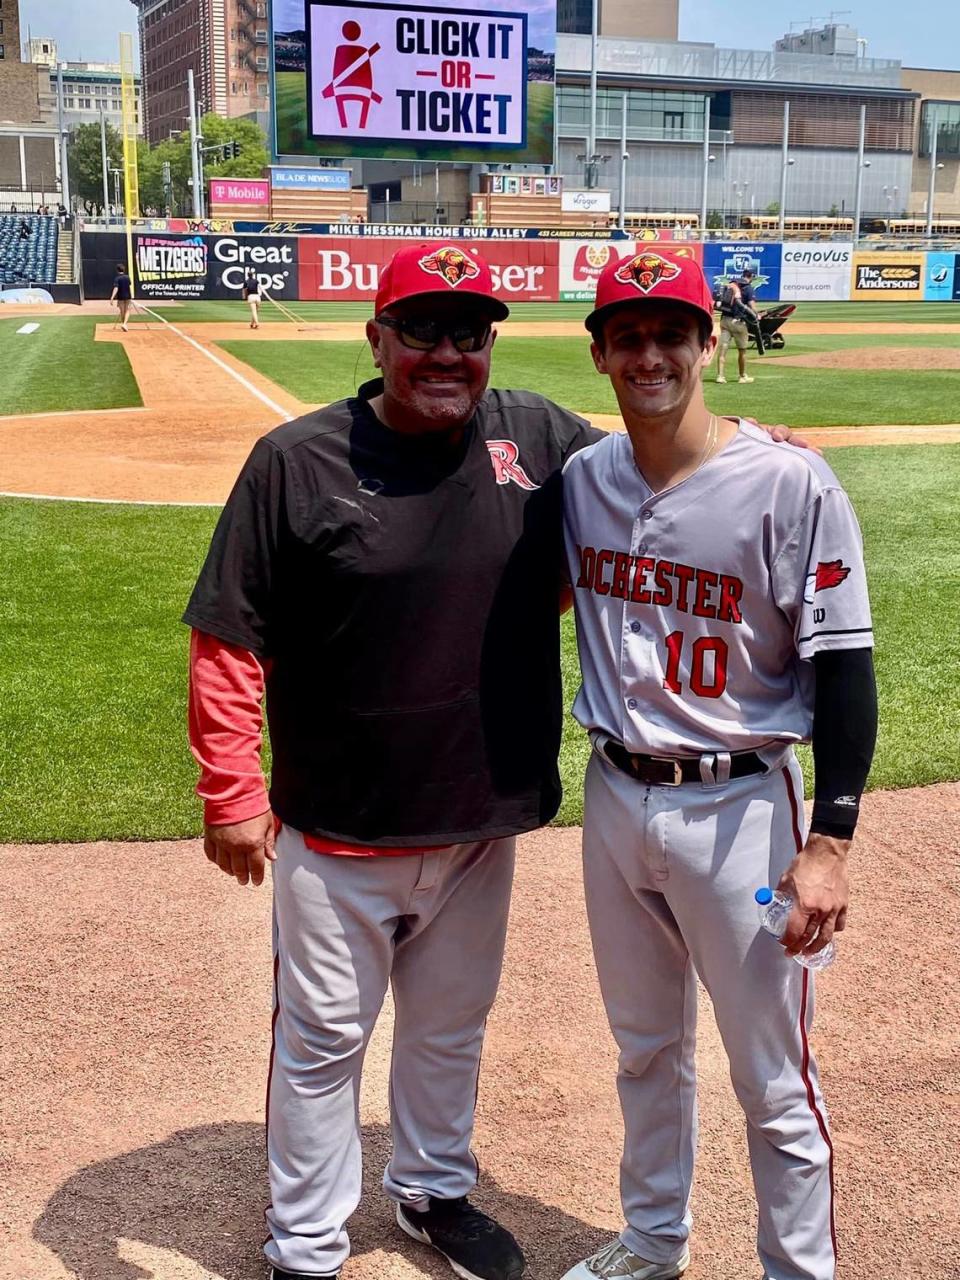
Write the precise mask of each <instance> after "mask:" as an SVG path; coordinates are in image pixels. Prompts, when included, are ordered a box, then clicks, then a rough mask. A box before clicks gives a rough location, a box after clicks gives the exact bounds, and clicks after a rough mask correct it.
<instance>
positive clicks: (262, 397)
mask: <svg viewBox="0 0 960 1280" xmlns="http://www.w3.org/2000/svg"><path fill="white" fill-rule="evenodd" d="M138 310H139V311H145V312H146V314H147V315H148V316H153V317H154V319H155V320H159V321H160V323H161V324H165V325H166V326H167V328H168V329H170V330H172V332H173V333H175V334H176V335H177V337H178V338H182V339H183V340H184V342H189V344H190V346H191V347H194V348H195V349H196V350H197V351H199V352H200V354H201V355H202V356H206V357H207V359H208V360H212V361H213V363H214V364H215V365H216V366H217V367H218V368H219V369H222V370H223V371H224V373H229V375H230V377H231V378H235V379H236V381H237V382H239V383H240V385H241V387H243V388H244V390H246V391H249V392H250V394H251V395H252V396H256V398H257V399H258V400H259V401H260V403H261V404H265V405H266V406H267V408H268V409H270V410H271V411H272V412H273V413H275V414H276V415H277V416H278V417H279V418H280V420H281V422H292V421H293V418H292V416H291V414H290V413H289V412H288V410H286V409H283V408H281V406H280V405H278V404H276V403H275V401H273V400H271V399H270V397H269V396H268V395H267V394H266V393H265V392H263V391H261V390H260V388H259V387H255V386H254V385H253V383H252V382H250V381H249V380H248V379H247V378H245V377H244V376H243V374H242V373H237V371H236V369H231V368H230V366H229V365H228V364H227V363H226V361H224V360H221V359H220V357H219V356H215V355H214V354H213V352H212V351H210V350H209V348H207V347H204V346H202V345H201V344H200V343H199V342H197V340H196V339H195V338H191V337H190V335H189V334H188V333H184V332H183V330H182V329H178V328H177V326H176V325H175V324H171V323H170V321H169V320H167V319H166V318H165V317H164V316H161V315H157V313H156V311H151V310H150V308H149V307H144V306H142V305H140V306H138ZM148 505H151V504H148ZM169 505H171V506H182V505H184V504H182V503H170V504H169Z"/></svg>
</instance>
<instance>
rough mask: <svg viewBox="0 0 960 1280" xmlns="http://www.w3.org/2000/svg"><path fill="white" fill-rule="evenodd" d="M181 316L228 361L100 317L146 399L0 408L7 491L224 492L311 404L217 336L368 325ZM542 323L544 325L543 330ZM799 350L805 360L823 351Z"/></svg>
mask: <svg viewBox="0 0 960 1280" xmlns="http://www.w3.org/2000/svg"><path fill="white" fill-rule="evenodd" d="M878 327H882V326H876V325H871V326H869V329H870V331H871V332H873V331H875V330H876V329H877V328H878ZM917 327H919V326H913V328H917ZM948 327H949V326H939V328H941V329H943V328H948ZM178 328H180V329H181V331H182V332H183V333H184V334H186V335H187V336H188V337H190V338H192V339H193V340H194V341H195V342H196V343H197V344H198V346H200V347H202V348H204V349H206V350H212V351H213V353H214V354H215V355H216V359H217V361H219V362H220V364H219V365H218V364H217V363H215V362H214V361H212V360H210V359H208V358H207V357H206V356H205V355H204V354H203V352H202V351H201V350H198V349H197V347H194V346H191V345H190V343H188V342H186V341H184V338H183V337H180V336H179V335H178V334H177V333H175V332H174V331H173V330H172V329H170V328H168V327H166V326H164V325H163V324H161V323H160V322H155V323H152V324H150V325H149V326H146V325H142V324H139V323H138V324H135V325H134V326H133V327H132V328H131V329H130V331H129V332H127V333H123V332H122V331H120V330H119V329H116V328H115V327H114V326H112V325H107V324H103V325H100V326H98V328H97V340H98V341H103V342H119V343H122V344H123V347H124V349H125V351H126V353H127V356H128V358H129V360H130V364H131V368H132V370H133V373H134V376H135V377H136V379H137V382H138V384H139V387H140V391H141V395H142V398H143V402H144V407H143V408H142V409H131V410H114V411H111V412H109V413H103V412H99V411H84V412H79V413H66V414H56V413H53V414H49V413H48V414H36V415H28V416H20V417H8V418H0V439H2V441H3V445H4V448H3V452H2V457H0V493H7V494H18V493H20V494H41V495H45V496H49V497H63V498H71V497H73V498H79V497H88V498H99V499H109V500H112V501H126V502H183V503H190V502H199V503H220V502H223V501H224V499H225V498H226V496H227V494H228V493H229V492H230V489H231V487H232V485H233V482H234V480H235V479H236V475H237V472H238V470H239V468H240V465H241V463H242V462H243V460H244V458H245V457H246V456H247V454H248V453H249V451H250V449H251V447H252V446H253V444H254V442H255V441H256V440H257V439H259V437H260V436H261V435H263V434H264V433H265V432H267V431H270V430H272V428H273V427H275V426H277V425H278V423H280V422H281V421H283V420H284V418H285V417H286V416H288V415H289V416H290V417H296V416H298V415H299V414H302V413H306V412H308V410H309V409H311V408H313V407H315V406H312V405H308V404H303V403H301V402H300V401H298V400H296V399H295V398H294V397H293V396H291V395H290V394H289V392H286V391H284V390H283V388H281V387H279V386H277V384H276V383H274V382H272V381H270V379H268V378H266V377H264V376H263V375H262V374H260V373H258V372H257V371H256V370H255V369H253V368H251V366H250V365H248V364H246V363H244V362H243V361H242V360H239V359H237V358H236V357H234V356H232V355H230V354H229V353H228V352H226V351H224V350H222V349H221V348H220V347H214V344H215V343H217V342H218V341H222V340H224V339H226V338H230V339H242V340H250V341H254V342H255V341H258V340H264V339H266V340H269V341H275V340H276V339H278V338H280V339H283V340H287V341H304V340H306V341H311V340H319V339H323V338H325V339H327V340H334V339H336V340H346V339H348V338H349V339H351V340H353V339H356V340H360V339H361V338H362V336H363V326H362V325H359V324H351V325H320V326H318V327H317V328H315V329H313V328H311V329H308V330H306V331H305V332H301V331H299V330H298V329H297V328H296V327H295V326H293V325H290V326H287V325H272V326H270V327H269V328H261V329H259V330H251V329H250V328H249V327H248V326H247V325H245V324H226V325H218V324H209V325H199V324H198V325H182V326H178ZM531 329H533V330H536V331H537V333H538V334H539V335H540V336H550V334H553V333H554V331H561V330H562V332H563V333H565V334H567V335H569V334H570V333H577V334H582V333H583V331H582V329H581V328H580V327H579V326H577V325H575V324H573V323H572V322H569V321H568V322H563V323H559V322H558V323H556V324H547V325H539V324H537V325H531V324H526V323H518V322H511V324H510V325H509V331H510V333H511V334H512V335H515V336H517V335H522V334H523V333H526V332H527V331H528V330H531ZM541 330H546V331H548V333H545V334H540V331H541ZM529 336H535V335H534V334H533V333H530V334H529ZM938 350H941V351H942V353H943V355H944V356H946V357H952V356H953V355H954V354H955V353H954V352H952V351H947V350H944V349H933V350H930V351H924V350H922V349H919V348H908V349H906V351H907V352H908V353H909V354H910V355H911V356H912V358H914V359H921V358H923V357H931V358H932V359H933V358H937V355H938ZM833 354H836V355H842V356H844V357H846V358H849V359H850V361H851V364H852V362H853V361H855V360H857V359H858V357H859V356H860V355H861V354H863V353H861V352H859V351H848V352H842V353H833ZM793 359H794V360H795V361H796V362H800V361H809V360H814V359H816V357H812V356H810V357H793ZM778 363H783V360H780V361H778ZM223 366H228V367H229V368H231V369H233V370H235V371H236V372H237V373H238V374H239V375H240V376H241V377H242V378H243V379H244V380H245V381H246V383H247V384H248V386H244V385H243V384H242V383H241V382H238V381H237V380H236V378H234V377H232V376H231V375H230V373H229V372H228V371H227V369H225V368H224V367H223ZM843 367H846V366H843ZM858 367H859V366H858ZM930 367H941V366H932V365H931V366H930ZM251 387H252V388H256V389H257V390H258V391H259V392H260V393H261V394H262V395H264V396H266V397H267V399H268V400H269V401H271V402H272V404H273V405H274V406H276V411H275V410H274V409H271V408H268V406H267V405H266V404H264V403H263V401H262V400H260V399H258V398H257V396H256V395H255V394H254V393H253V391H252V390H251V389H250V388H251ZM574 407H575V406H574ZM585 416H587V417H589V418H590V419H591V421H593V422H594V423H595V424H596V425H597V426H598V427H602V428H603V429H605V430H608V431H619V430H621V429H622V423H621V421H620V419H619V417H616V416H615V415H611V414H597V413H590V414H586V415H585ZM804 435H805V436H806V437H807V438H808V439H809V440H810V441H811V443H813V444H819V445H825V444H829V445H830V446H832V447H842V446H846V445H866V444H891V443H895V444H902V443H904V442H906V441H910V442H912V443H915V444H921V443H938V444H947V443H954V442H957V441H960V424H951V425H945V426H932V427H918V426H913V425H910V424H905V425H903V426H899V425H896V426H877V427H870V426H866V427H857V428H851V429H843V428H840V429H836V428H831V429H828V430H825V429H820V430H817V429H807V430H805V431H804Z"/></svg>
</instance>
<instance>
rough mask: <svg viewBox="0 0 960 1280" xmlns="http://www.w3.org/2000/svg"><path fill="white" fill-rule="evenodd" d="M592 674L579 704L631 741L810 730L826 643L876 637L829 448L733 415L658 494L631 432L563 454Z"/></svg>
mask: <svg viewBox="0 0 960 1280" xmlns="http://www.w3.org/2000/svg"><path fill="white" fill-rule="evenodd" d="M564 510H565V516H564V523H565V537H566V549H567V560H568V565H569V572H570V577H571V581H572V583H573V586H574V587H575V588H576V590H575V592H574V598H575V602H576V614H577V636H578V643H579V647H580V662H581V667H582V671H583V687H582V688H581V690H580V692H579V694H578V695H577V699H576V702H575V703H574V707H573V714H574V716H575V717H576V719H577V720H579V722H580V723H581V724H582V725H583V726H584V727H585V728H586V729H588V730H591V731H592V730H596V731H599V732H602V733H604V734H607V735H609V736H610V737H613V738H615V739H617V740H618V741H620V742H622V743H623V744H624V745H625V746H626V747H627V749H628V750H629V751H643V752H652V753H654V754H669V755H689V754H694V753H697V752H701V751H706V750H710V749H714V750H724V751H748V750H755V749H756V748H758V747H762V746H764V745H766V744H772V743H784V744H785V743H790V742H797V741H804V740H806V739H808V738H809V736H810V732H811V728H812V721H813V693H814V684H813V672H812V669H811V664H810V663H809V662H807V661H805V659H809V658H810V657H812V655H813V654H815V653H816V652H817V651H818V650H821V649H852V648H857V649H860V648H868V647H872V644H873V633H872V630H871V622H870V606H869V602H868V599H867V586H866V577H865V573H864V567H863V555H862V543H861V537H860V529H859V526H858V525H857V519H856V516H855V515H854V512H853V508H852V507H851V505H850V502H849V499H848V498H847V496H846V494H845V493H844V492H843V490H842V489H841V488H840V484H839V481H838V480H837V478H836V476H835V475H834V474H833V472H832V471H831V470H830V468H829V466H828V465H827V464H826V462H824V460H823V459H822V458H820V457H818V456H817V455H816V454H814V453H811V452H809V451H807V450H800V449H795V448H791V447H790V446H788V445H782V444H777V443H775V442H774V441H773V440H771V439H770V437H769V436H768V435H767V434H766V432H764V431H761V430H760V429H759V428H757V427H754V426H751V425H749V424H747V423H743V422H741V423H740V428H739V431H738V432H737V435H736V436H735V437H734V439H733V440H732V441H731V442H730V443H729V444H728V445H727V446H726V447H725V448H724V449H722V450H721V451H720V453H718V454H717V455H716V456H715V457H713V458H712V459H710V461H709V462H708V463H707V464H706V466H704V467H702V468H701V469H700V470H699V471H697V472H695V473H694V474H693V475H691V476H689V477H688V478H687V479H686V480H683V481H682V482H681V483H680V484H678V485H675V486H674V487H673V488H671V489H667V490H664V491H663V492H661V493H656V494H655V493H653V492H652V491H651V489H650V488H649V486H648V485H647V483H646V481H645V480H644V478H643V476H642V475H641V474H640V472H639V471H638V469H637V467H636V465H635V464H634V461H633V455H632V449H631V445H630V440H629V438H628V437H627V436H625V435H620V434H617V435H610V436H607V437H606V438H605V439H603V440H601V441H599V442H598V443H597V444H594V445H591V446H590V447H588V448H586V449H583V450H581V451H580V452H579V453H577V454H575V455H574V456H573V457H572V458H571V459H570V460H569V461H568V463H567V465H566V467H565V468H564Z"/></svg>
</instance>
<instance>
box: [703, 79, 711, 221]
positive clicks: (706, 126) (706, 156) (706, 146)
mask: <svg viewBox="0 0 960 1280" xmlns="http://www.w3.org/2000/svg"><path fill="white" fill-rule="evenodd" d="M712 159H713V156H712V155H711V154H710V95H709V93H708V94H706V95H705V96H704V100H703V176H702V177H701V179H700V239H701V240H705V239H706V237H707V177H708V175H709V173H710V161H711V160H712Z"/></svg>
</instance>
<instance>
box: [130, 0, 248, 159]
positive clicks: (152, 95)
mask: <svg viewBox="0 0 960 1280" xmlns="http://www.w3.org/2000/svg"><path fill="white" fill-rule="evenodd" d="M132 2H133V4H135V5H136V7H137V10H138V27H139V33H140V73H141V77H142V91H143V114H144V119H145V125H146V134H147V138H148V140H149V141H150V142H151V143H157V142H161V141H162V140H163V139H164V138H166V137H168V136H169V135H170V133H171V132H179V131H180V130H182V129H185V128H187V127H188V100H187V72H188V71H189V70H192V71H193V75H194V84H195V88H196V94H197V103H198V106H199V109H200V111H201V113H202V112H205V111H215V112H216V113H217V115H220V116H224V117H227V118H232V117H236V116H250V115H256V116H260V117H262V118H264V119H265V113H266V112H267V111H268V110H269V95H270V76H269V67H268V58H267V53H268V47H269V37H268V27H269V23H268V19H267V0H132Z"/></svg>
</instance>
